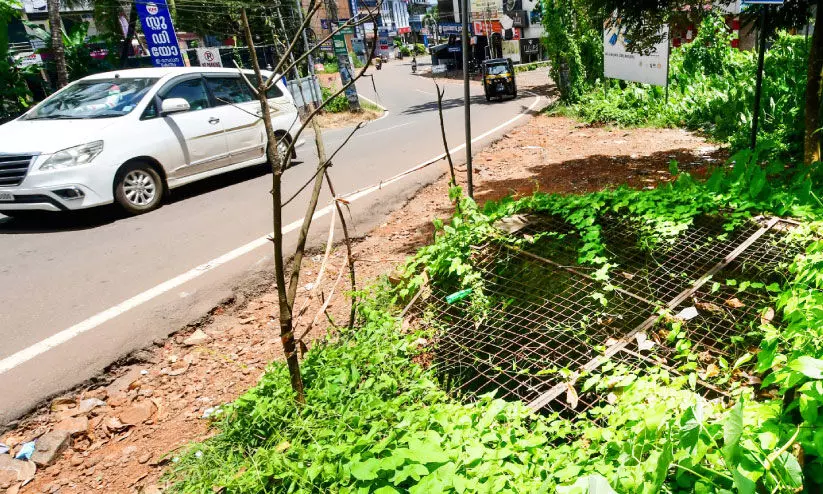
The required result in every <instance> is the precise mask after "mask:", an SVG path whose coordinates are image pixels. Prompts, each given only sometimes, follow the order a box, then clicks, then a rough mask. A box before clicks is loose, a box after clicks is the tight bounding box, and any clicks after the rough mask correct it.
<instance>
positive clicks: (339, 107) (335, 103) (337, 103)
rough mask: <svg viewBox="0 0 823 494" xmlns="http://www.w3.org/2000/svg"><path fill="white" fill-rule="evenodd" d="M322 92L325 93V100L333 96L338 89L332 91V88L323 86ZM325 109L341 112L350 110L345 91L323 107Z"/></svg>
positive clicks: (330, 111)
mask: <svg viewBox="0 0 823 494" xmlns="http://www.w3.org/2000/svg"><path fill="white" fill-rule="evenodd" d="M321 92H322V93H323V101H326V100H327V99H329V98H331V97H332V95H333V94H334V93H335V92H336V91H332V90H331V89H329V88H327V87H324V88H321ZM323 109H324V110H325V111H327V112H329V113H341V112H344V111H348V110H349V100H348V99H347V98H346V94H345V93H341V94H338V95H337V96H336V97H334V98H332V99H331V101H329V103H328V104H327V105H326V106H325V107H323Z"/></svg>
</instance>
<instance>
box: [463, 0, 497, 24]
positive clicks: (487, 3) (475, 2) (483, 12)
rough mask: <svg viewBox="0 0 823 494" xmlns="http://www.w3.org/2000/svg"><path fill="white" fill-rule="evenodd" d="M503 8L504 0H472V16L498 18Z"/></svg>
mask: <svg viewBox="0 0 823 494" xmlns="http://www.w3.org/2000/svg"><path fill="white" fill-rule="evenodd" d="M502 10H503V0H471V18H472V19H473V20H480V19H498V18H500V12H501V11H502Z"/></svg>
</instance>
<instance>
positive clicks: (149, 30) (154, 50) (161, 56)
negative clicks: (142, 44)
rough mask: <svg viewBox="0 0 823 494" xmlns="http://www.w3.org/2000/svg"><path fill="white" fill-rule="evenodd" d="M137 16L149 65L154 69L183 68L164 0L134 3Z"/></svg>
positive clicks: (175, 36)
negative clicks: (147, 49) (145, 45)
mask: <svg viewBox="0 0 823 494" xmlns="http://www.w3.org/2000/svg"><path fill="white" fill-rule="evenodd" d="M135 5H136V7H137V16H138V17H139V18H140V25H141V26H143V34H144V35H145V36H146V44H147V45H148V46H149V55H151V63H152V65H154V66H155V67H184V66H185V65H186V64H185V62H184V61H183V53H182V52H181V50H180V46H179V44H178V43H177V34H175V32H174V26H173V25H172V23H171V16H170V15H169V8H168V6H167V5H166V2H165V0H156V1H152V2H136V3H135Z"/></svg>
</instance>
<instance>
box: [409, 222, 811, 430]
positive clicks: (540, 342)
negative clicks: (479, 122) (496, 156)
mask: <svg viewBox="0 0 823 494" xmlns="http://www.w3.org/2000/svg"><path fill="white" fill-rule="evenodd" d="M599 226H600V228H601V232H602V236H603V238H604V240H605V245H606V246H607V248H608V254H609V256H610V260H611V261H612V262H616V264H617V267H616V268H614V269H613V270H612V278H611V280H610V281H611V283H612V284H613V285H615V286H616V289H614V290H611V291H604V287H603V285H602V283H601V282H598V281H596V280H594V279H593V278H592V277H591V276H590V275H589V274H590V273H591V272H592V270H591V268H590V267H587V266H580V265H577V263H576V259H577V255H578V249H579V247H580V238H579V236H578V235H577V233H575V231H574V230H573V229H572V228H571V227H570V226H569V225H567V224H566V223H564V222H563V221H562V220H560V219H558V218H557V217H553V216H531V217H528V218H527V220H526V221H525V222H524V224H523V225H520V226H518V227H516V228H514V229H511V230H510V232H512V233H511V235H512V236H513V237H519V238H522V239H524V240H525V242H522V243H519V244H518V245H520V246H512V245H509V244H504V243H491V244H488V245H485V246H482V247H478V248H477V249H476V250H475V252H474V255H473V256H472V264H473V267H474V268H475V270H476V271H477V272H478V273H479V274H480V277H481V278H482V283H481V284H480V285H481V286H482V290H483V293H472V294H471V296H468V297H466V298H463V299H459V300H456V301H455V300H452V301H451V303H449V302H448V301H447V298H448V296H449V295H450V294H452V292H453V291H454V290H455V289H456V288H457V287H456V286H454V285H450V284H449V283H445V282H438V281H437V280H435V281H434V282H433V283H432V284H431V286H430V292H428V293H427V295H426V296H424V297H421V298H420V299H419V300H418V301H417V302H416V303H415V305H414V308H413V309H414V310H413V313H414V314H415V317H417V319H418V320H417V324H419V325H421V326H423V327H425V328H428V329H430V330H432V334H433V335H434V345H432V348H431V354H430V357H431V359H430V362H431V363H432V364H433V365H434V366H435V369H436V370H437V371H438V374H439V376H440V377H441V379H442V381H443V383H444V385H445V386H446V388H447V389H448V390H450V391H451V392H453V393H455V394H456V395H459V396H461V397H463V398H464V399H469V400H471V399H473V398H474V397H476V396H478V395H481V394H485V393H490V392H495V393H496V396H497V397H500V398H504V399H507V400H521V401H523V402H525V403H528V404H530V406H532V407H533V408H535V409H543V410H548V411H558V412H562V413H564V414H577V413H580V412H584V411H586V410H590V409H592V408H593V407H595V406H598V405H601V404H603V403H604V400H606V401H607V400H608V396H604V395H603V394H602V393H597V392H596V391H592V390H586V391H585V392H584V391H583V390H582V389H581V383H580V382H579V380H578V378H579V377H580V376H583V375H586V374H587V373H589V372H591V371H593V370H595V369H597V368H598V367H599V366H600V365H602V364H603V363H605V362H607V361H609V362H612V363H613V364H615V365H619V366H623V367H628V368H631V369H635V370H643V369H647V368H649V367H651V366H653V367H663V368H665V369H666V370H667V371H669V372H670V373H672V374H675V375H677V374H678V371H677V366H678V363H677V362H676V360H675V357H676V356H675V352H674V349H673V348H672V347H671V345H669V344H668V342H667V341H666V339H665V337H664V336H660V334H663V333H665V331H664V330H661V329H662V326H661V323H660V321H659V318H658V315H659V314H660V311H661V309H663V308H667V309H669V310H670V312H671V313H672V314H678V313H680V312H681V311H683V310H684V309H689V311H691V314H690V316H689V317H688V318H687V319H685V320H684V321H683V323H682V326H683V331H684V332H685V334H686V336H687V337H688V338H689V340H690V341H691V342H692V344H694V345H695V348H696V349H697V351H700V352H706V354H707V355H709V354H710V355H712V358H716V357H717V356H723V357H725V358H736V356H737V355H740V354H742V353H743V352H744V351H746V350H747V349H749V348H750V346H752V345H756V344H757V342H758V341H757V333H756V331H755V329H756V327H757V324H758V323H759V322H760V320H761V318H769V319H770V320H771V322H772V323H773V324H780V321H779V316H777V315H775V314H773V312H774V311H773V310H772V311H769V308H770V305H769V304H770V303H771V300H770V296H769V292H768V290H767V288H766V286H767V285H768V284H770V283H775V282H776V283H780V282H781V281H783V279H782V276H783V275H781V267H784V266H785V265H786V264H787V263H789V262H790V261H791V260H792V259H793V258H794V256H795V255H796V254H798V253H799V252H800V247H798V246H796V245H792V244H788V243H787V242H786V241H785V238H786V231H788V230H790V229H791V228H792V227H793V224H792V223H790V222H784V221H782V220H777V219H772V220H768V221H766V220H763V221H761V222H759V223H758V222H754V221H752V222H748V223H746V224H744V225H743V226H741V227H737V228H730V227H729V223H728V222H727V221H726V220H724V219H723V218H720V217H703V218H699V219H697V220H696V221H695V222H694V224H693V225H691V227H690V228H689V229H688V230H686V231H684V232H682V233H681V234H680V235H679V236H678V237H677V239H676V241H674V242H673V243H671V244H665V243H658V244H654V245H646V246H644V247H645V248H642V247H640V244H641V243H640V240H641V235H640V232H639V230H638V228H637V227H636V226H635V225H633V224H632V223H631V222H630V221H628V220H625V219H618V218H611V217H605V218H602V219H601V220H600V223H599ZM783 272H785V270H783ZM731 279H733V280H734V283H727V280H731ZM743 283H745V284H746V285H744V287H746V288H747V289H746V290H741V284H743ZM752 284H754V287H752V286H751V285H752ZM695 312H696V315H695ZM638 333H642V334H643V336H644V337H648V338H649V339H650V340H654V341H656V345H655V349H654V350H653V351H652V352H648V351H647V350H648V349H640V348H638V346H637V343H636V342H635V337H636V336H637V334H638ZM647 335H648V336H647ZM698 388H699V391H700V392H701V393H703V394H704V395H706V396H718V395H722V394H723V391H722V390H721V389H718V388H716V387H715V386H713V385H712V384H710V383H707V382H703V381H702V380H699V382H698Z"/></svg>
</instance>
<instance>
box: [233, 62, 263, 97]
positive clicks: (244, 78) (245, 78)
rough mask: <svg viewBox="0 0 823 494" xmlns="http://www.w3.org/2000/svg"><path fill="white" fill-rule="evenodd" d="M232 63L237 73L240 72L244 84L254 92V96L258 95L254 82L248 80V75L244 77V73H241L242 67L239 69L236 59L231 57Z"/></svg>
mask: <svg viewBox="0 0 823 494" xmlns="http://www.w3.org/2000/svg"><path fill="white" fill-rule="evenodd" d="M255 55H256V54H255ZM232 63H233V64H234V66H235V67H236V68H237V73H238V74H240V77H242V78H243V80H244V81H246V85H248V86H249V88H250V89H251V90H252V93H254V96H255V97H257V96H259V94H258V93H257V87H256V86H255V85H254V84H252V83H251V81H250V80H249V78H248V77H246V74H244V73H243V69H241V68H240V66H239V65H237V60H234V59H232Z"/></svg>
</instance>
